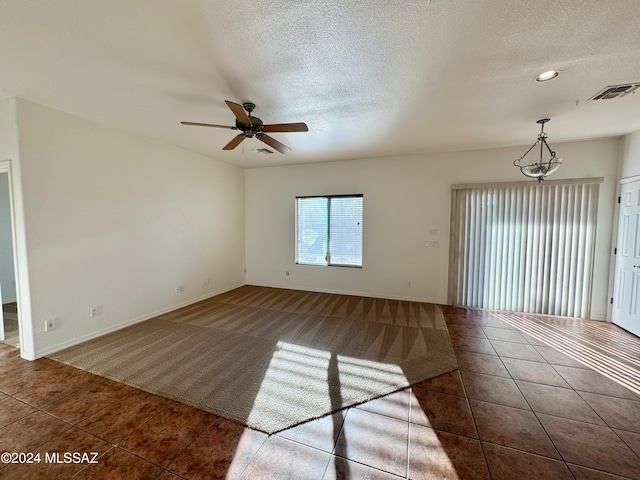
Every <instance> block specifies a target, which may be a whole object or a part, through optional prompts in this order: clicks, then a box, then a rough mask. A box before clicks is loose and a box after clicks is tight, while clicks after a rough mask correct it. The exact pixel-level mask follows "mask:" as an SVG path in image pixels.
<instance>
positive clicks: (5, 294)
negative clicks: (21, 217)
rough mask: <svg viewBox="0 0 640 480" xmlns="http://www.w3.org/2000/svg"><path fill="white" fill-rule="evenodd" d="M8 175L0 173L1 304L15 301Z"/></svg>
mask: <svg viewBox="0 0 640 480" xmlns="http://www.w3.org/2000/svg"><path fill="white" fill-rule="evenodd" d="M12 237H13V236H12V232H11V205H10V197H9V174H8V173H6V172H5V173H0V292H1V295H2V303H10V302H15V301H16V284H15V272H14V267H13V240H12Z"/></svg>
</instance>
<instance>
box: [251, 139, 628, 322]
mask: <svg viewBox="0 0 640 480" xmlns="http://www.w3.org/2000/svg"><path fill="white" fill-rule="evenodd" d="M620 142H621V140H620V139H619V138H608V139H601V140H592V141H585V142H575V143H563V144H554V143H553V139H551V144H552V146H553V148H554V149H555V150H557V152H558V155H559V156H560V157H562V158H563V159H564V162H565V164H564V165H563V166H562V167H561V169H560V170H558V172H557V173H556V174H555V175H554V177H553V178H556V179H559V178H580V177H605V183H604V184H603V185H601V188H600V199H599V209H598V227H597V228H598V233H597V238H596V258H595V271H594V289H593V302H592V318H599V319H604V318H605V317H606V311H607V290H608V275H609V252H610V248H611V228H612V216H613V210H614V197H615V189H616V182H617V169H618V158H619V157H618V154H619V152H618V150H619V146H620ZM526 148H528V146H523V147H518V148H508V149H494V150H478V151H467V152H451V153H440V154H425V155H416V156H407V157H397V158H376V159H368V160H354V161H344V162H332V163H324V164H313V165H297V166H286V167H272V168H257V169H250V170H246V171H245V195H246V197H245V203H246V210H245V216H246V242H247V243H246V250H247V257H246V258H247V260H246V263H247V283H248V284H255V285H267V286H276V287H283V288H297V289H309V290H319V291H326V292H339V293H353V294H360V295H368V296H381V297H387V298H400V299H414V300H420V301H428V302H437V303H446V301H447V279H448V255H449V251H448V242H449V216H450V203H451V193H450V186H451V185H452V184H456V183H479V182H500V181H514V180H515V181H522V180H526V178H525V177H523V176H522V174H521V173H520V171H519V170H518V169H517V168H516V167H514V166H512V162H513V160H514V159H515V158H517V157H519V156H520V155H522V153H524V151H525V149H526ZM349 193H363V194H364V218H363V228H364V232H363V268H362V269H354V268H340V267H318V266H308V265H295V262H294V252H295V238H294V236H295V233H294V198H295V197H296V196H298V195H325V194H349ZM431 230H437V231H438V234H437V235H433V234H432V233H431ZM425 240H429V241H439V242H440V248H425V247H424V241H425ZM286 271H289V272H290V275H289V276H286V274H285V272H286ZM409 281H411V282H412V286H411V287H408V286H407V282H409Z"/></svg>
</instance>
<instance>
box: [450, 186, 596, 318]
mask: <svg viewBox="0 0 640 480" xmlns="http://www.w3.org/2000/svg"><path fill="white" fill-rule="evenodd" d="M601 181H602V179H585V180H580V181H574V182H571V183H559V182H558V183H552V182H545V183H543V184H530V183H527V184H521V183H519V184H515V185H514V184H510V185H503V186H501V185H493V186H473V187H471V186H470V187H468V188H467V187H465V186H463V185H461V186H454V187H453V190H452V205H451V222H452V223H451V243H450V245H451V252H450V267H449V268H450V271H449V302H450V303H451V304H453V305H458V306H467V307H476V308H491V309H499V310H511V311H517V312H525V313H541V314H548V315H561V316H572V317H583V318H587V317H589V313H590V305H591V287H592V277H593V256H594V247H595V232H596V230H595V229H596V214H597V209H598V190H599V183H600V182H601Z"/></svg>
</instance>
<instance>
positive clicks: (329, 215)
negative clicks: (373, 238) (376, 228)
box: [294, 193, 364, 268]
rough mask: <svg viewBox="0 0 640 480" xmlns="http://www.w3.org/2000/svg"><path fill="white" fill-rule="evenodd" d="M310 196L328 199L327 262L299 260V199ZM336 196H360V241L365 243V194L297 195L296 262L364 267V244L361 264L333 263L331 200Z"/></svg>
mask: <svg viewBox="0 0 640 480" xmlns="http://www.w3.org/2000/svg"><path fill="white" fill-rule="evenodd" d="M308 198H324V199H327V248H326V250H327V251H326V254H325V260H326V263H306V262H302V261H300V260H299V241H298V239H299V235H298V228H299V217H298V200H300V199H308ZM334 198H360V199H361V202H362V206H361V215H360V236H361V240H360V243H361V244H362V243H363V240H364V238H363V237H364V233H363V232H364V228H363V223H364V222H363V218H364V194H362V193H354V194H340V195H298V196H296V197H295V232H294V235H295V239H294V242H295V263H296V265H309V266H315V267H346V268H362V265H363V263H364V261H363V256H364V255H363V251H364V245H362V249H361V251H360V264H359V265H357V264H349V263H333V262H332V261H331V251H330V250H331V200H332V199H334Z"/></svg>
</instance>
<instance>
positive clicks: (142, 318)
mask: <svg viewBox="0 0 640 480" xmlns="http://www.w3.org/2000/svg"><path fill="white" fill-rule="evenodd" d="M243 285H245V284H244V283H240V284H237V285H234V286H232V287H229V288H224V289H222V290H219V291H216V292H211V293H207V294H205V295H202V296H200V297H196V298H192V299H190V300H186V301H184V302H182V303H178V304H175V305H172V306H170V307H166V308H162V309H160V310H157V311H155V312H152V313H149V314H146V315H142V316H140V317H137V318H133V319H131V320H126V321H124V322H120V323H118V324H115V325H110V326H109V327H107V328H103V329H102V330H98V331H96V332H92V333H89V334H87V335H83V336H81V337H77V338H74V339H73V340H68V341H66V342H62V343H58V344H57V345H54V346H52V347H49V348H45V349H43V350H38V351H37V352H36V353H35V355H33V358H31V356H32V355H29V357H30V358H27V360H35V359H37V358H41V357H45V356H47V355H51V354H52V353H56V352H59V351H60V350H64V349H65V348H69V347H73V346H75V345H79V344H80V343H83V342H87V341H89V340H93V339H94V338H98V337H101V336H103V335H107V334H108V333H112V332H115V331H117V330H121V329H123V328H125V327H129V326H131V325H135V324H136V323H140V322H144V321H145V320H150V319H152V318H154V317H157V316H158V315H163V314H165V313H169V312H172V311H173V310H177V309H179V308H182V307H186V306H188V305H193V304H194V303H198V302H201V301H202V300H206V299H208V298H211V297H215V296H216V295H220V294H221V293H226V292H229V291H231V290H233V289H236V288H238V287H242V286H243ZM23 358H24V357H23Z"/></svg>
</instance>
